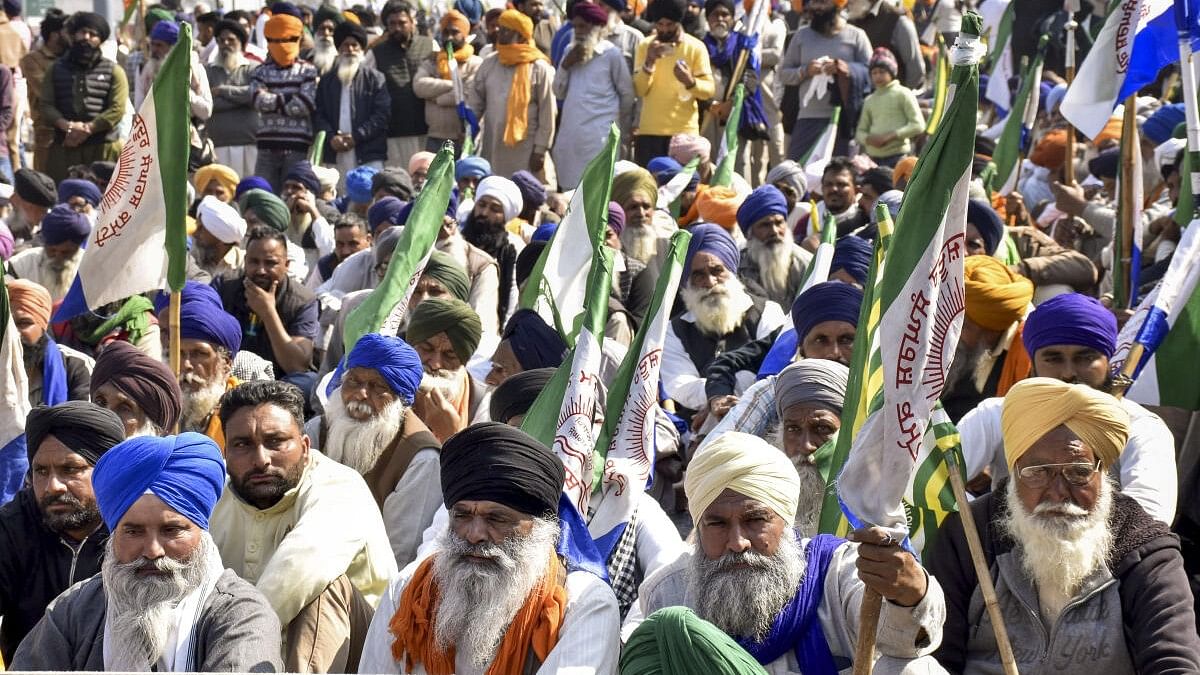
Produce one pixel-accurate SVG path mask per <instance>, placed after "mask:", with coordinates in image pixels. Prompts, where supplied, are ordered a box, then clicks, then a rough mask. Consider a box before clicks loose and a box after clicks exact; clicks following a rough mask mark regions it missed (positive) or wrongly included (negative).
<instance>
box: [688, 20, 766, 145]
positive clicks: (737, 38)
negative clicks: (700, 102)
mask: <svg viewBox="0 0 1200 675" xmlns="http://www.w3.org/2000/svg"><path fill="white" fill-rule="evenodd" d="M756 44H758V36H757V35H746V34H745V33H737V32H730V33H729V35H727V36H725V44H717V40H716V38H714V37H713V36H712V34H711V33H710V34H708V35H705V36H704V46H705V47H708V62H709V63H710V64H712V67H713V69H714V70H715V69H717V68H725V67H726V66H728V67H729V70H730V71H731V72H730V75H732V74H733V73H732V70H733V64H734V63H736V61H737V59H736V57H737V54H738V52H739V51H742V50H745V51H746V52H749V55H750V56H749V59H747V61H746V70H753V71H754V73H755V74H756V75H758V76H759V77H760V78H761V77H762V73H761V72H759V59H758V57H757V56H755V55H754V46H755V45H756ZM759 81H760V82H761V79H760V80H759ZM755 126H757V127H758V128H760V129H762V128H767V129H769V128H770V125H769V124H768V122H767V112H766V109H764V108H763V102H762V87H761V85H760V86H759V87H758V88H756V89H755V90H754V92H753V93H750V92H747V94H746V98H745V99H743V100H742V117H741V120H740V121H739V122H738V132H739V133H740V134H741V135H742V137H743V138H746V137H748V136H747V130H748V129H751V128H754V127H755Z"/></svg>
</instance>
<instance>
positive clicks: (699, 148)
mask: <svg viewBox="0 0 1200 675" xmlns="http://www.w3.org/2000/svg"><path fill="white" fill-rule="evenodd" d="M667 154H668V155H670V157H671V159H673V160H675V161H676V162H679V164H680V165H684V164H687V163H688V162H690V161H692V160H693V159H695V158H697V157H699V158H700V161H701V162H707V161H708V160H709V158H710V157H711V155H712V143H710V142H709V140H708V139H707V138H705V137H703V136H700V135H699V134H675V135H674V136H672V137H671V142H670V144H669V145H668V146H667Z"/></svg>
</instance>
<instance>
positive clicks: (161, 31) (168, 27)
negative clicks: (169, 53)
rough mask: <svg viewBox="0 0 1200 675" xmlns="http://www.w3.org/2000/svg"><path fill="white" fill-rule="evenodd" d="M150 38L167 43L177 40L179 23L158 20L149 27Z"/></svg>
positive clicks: (170, 43)
mask: <svg viewBox="0 0 1200 675" xmlns="http://www.w3.org/2000/svg"><path fill="white" fill-rule="evenodd" d="M150 39H151V40H158V41H159V42H165V43H167V44H169V45H173V44H175V43H176V42H179V24H177V23H175V22H174V21H159V22H158V23H156V24H154V28H151V29H150Z"/></svg>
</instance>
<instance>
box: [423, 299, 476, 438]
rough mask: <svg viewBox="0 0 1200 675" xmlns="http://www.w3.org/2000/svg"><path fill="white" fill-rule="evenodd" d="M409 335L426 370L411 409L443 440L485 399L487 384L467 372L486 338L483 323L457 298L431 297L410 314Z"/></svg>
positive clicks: (471, 417)
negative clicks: (469, 362)
mask: <svg viewBox="0 0 1200 675" xmlns="http://www.w3.org/2000/svg"><path fill="white" fill-rule="evenodd" d="M405 337H406V338H407V340H408V343H409V344H411V345H412V346H413V348H414V349H416V350H417V355H418V356H420V358H421V367H422V369H423V371H424V375H423V376H422V377H421V385H420V388H419V390H418V391H417V393H416V396H415V398H414V400H413V413H415V414H416V416H417V417H419V418H420V419H421V421H422V422H424V423H425V424H426V425H427V426H428V427H429V430H430V431H432V432H433V435H434V436H436V437H437V438H438V440H441V441H443V442H444V441H445V440H446V439H447V438H450V436H452V435H454V434H455V433H457V432H459V431H461V430H463V429H464V428H466V427H467V425H469V424H470V423H471V421H472V420H474V419H475V415H476V413H477V411H478V410H479V404H480V403H481V402H482V401H483V395H484V391H485V390H484V385H483V383H482V382H479V381H477V380H476V379H475V378H474V377H472V376H471V373H470V372H469V371H468V370H467V362H468V361H469V360H470V359H471V355H473V354H474V353H475V349H476V348H477V347H479V341H480V339H482V337H483V324H482V323H481V322H480V320H479V315H478V314H476V313H475V310H474V309H472V308H471V306H470V305H468V304H467V303H465V302H463V301H462V300H459V299H458V298H428V299H426V300H425V301H424V302H422V303H421V304H419V305H417V308H416V309H414V310H413V312H412V314H411V315H410V316H409V319H408V331H407V332H406V334H405Z"/></svg>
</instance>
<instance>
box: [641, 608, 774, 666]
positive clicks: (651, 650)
mask: <svg viewBox="0 0 1200 675" xmlns="http://www.w3.org/2000/svg"><path fill="white" fill-rule="evenodd" d="M693 673H706V674H707V673H711V674H712V675H766V673H767V671H766V670H765V669H763V667H762V666H761V665H759V664H758V661H756V660H754V657H753V656H750V652H747V651H746V650H745V649H743V648H742V646H741V645H739V644H738V643H737V642H735V641H734V639H733V638H731V637H729V636H728V635H726V634H725V632H724V631H722V630H721V629H720V628H717V627H716V626H714V625H712V624H711V623H709V622H707V621H705V620H704V619H701V618H700V617H698V616H696V614H695V612H693V611H692V610H690V609H688V608H686V607H666V608H664V609H660V610H658V611H657V612H655V613H653V614H651V615H650V616H648V617H646V620H645V621H643V622H642V624H641V625H640V626H638V627H637V630H635V631H633V634H632V635H630V636H629V641H628V642H626V643H625V649H624V650H622V651H621V675H692V674H693Z"/></svg>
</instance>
